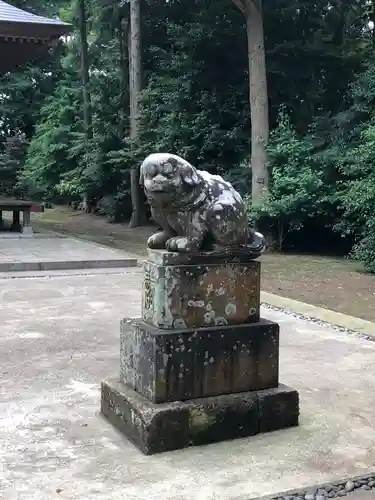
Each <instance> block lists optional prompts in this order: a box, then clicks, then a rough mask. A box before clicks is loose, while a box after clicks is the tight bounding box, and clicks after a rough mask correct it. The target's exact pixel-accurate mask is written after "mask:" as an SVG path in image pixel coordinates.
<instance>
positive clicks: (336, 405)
mask: <svg viewBox="0 0 375 500" xmlns="http://www.w3.org/2000/svg"><path fill="white" fill-rule="evenodd" d="M141 278H142V271H141V269H139V268H134V269H129V270H128V271H127V272H126V273H123V272H121V273H119V274H114V273H112V274H108V275H105V274H103V273H101V274H97V275H86V276H55V277H51V278H46V277H44V278H20V279H7V280H5V279H4V280H0V317H1V328H0V377H1V384H0V443H1V445H0V498H1V499H2V500H3V499H4V500H54V499H65V500H78V499H79V500H86V499H87V500H109V499H111V500H116V499H121V500H123V499H126V500H149V499H152V500H159V499H160V500H162V499H163V500H177V499H178V500H214V499H220V500H249V499H251V498H257V497H259V496H263V495H268V494H276V493H278V492H281V491H287V490H291V489H296V488H306V487H309V486H311V485H314V484H322V483H325V482H337V481H340V480H342V479H343V478H349V477H352V476H356V475H360V474H365V473H368V472H372V471H373V466H374V463H375V425H374V408H375V391H374V385H375V381H374V380H375V378H374V359H375V343H374V342H369V341H367V340H365V339H361V338H358V337H356V336H354V335H348V334H346V333H343V332H339V331H334V330H332V329H330V328H327V327H322V326H318V325H315V324H312V323H307V322H305V321H303V320H301V319H296V318H293V317H292V316H288V315H285V314H282V313H280V312H275V311H271V310H266V309H263V310H262V315H263V316H264V317H266V318H267V319H270V320H273V321H278V322H280V325H281V338H280V340H281V351H280V365H281V373H280V381H281V382H282V383H284V384H288V385H290V386H292V387H295V388H296V389H298V390H299V393H300V400H301V425H300V427H299V428H294V429H288V430H283V431H279V432H275V433H270V434H264V435H259V436H255V437H251V438H246V439H240V440H235V441H231V442H222V443H217V444H213V445H210V446H204V447H197V448H190V449H187V450H181V451H177V452H173V453H166V454H162V455H155V456H152V457H146V456H144V455H142V454H141V453H140V452H139V451H138V450H137V449H136V448H134V447H133V446H132V445H131V444H130V443H129V442H128V441H127V440H126V439H125V438H124V437H123V436H122V435H121V434H119V433H118V432H117V431H116V430H115V429H114V428H113V427H112V426H111V425H110V424H109V423H108V422H107V421H106V420H105V419H103V418H102V417H101V416H100V414H99V408H100V382H101V381H102V380H103V379H106V378H107V377H111V376H116V375H117V374H118V373H119V322H120V320H121V319H122V318H123V317H124V316H128V317H138V316H139V314H140V298H141Z"/></svg>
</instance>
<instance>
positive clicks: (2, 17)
mask: <svg viewBox="0 0 375 500" xmlns="http://www.w3.org/2000/svg"><path fill="white" fill-rule="evenodd" d="M0 22H10V23H30V24H49V25H64V24H65V23H62V22H61V21H59V20H58V19H49V18H48V17H42V16H36V15H35V14H30V13H29V12H26V11H25V10H21V9H18V8H17V7H13V5H9V4H8V3H5V2H3V1H2V0H0Z"/></svg>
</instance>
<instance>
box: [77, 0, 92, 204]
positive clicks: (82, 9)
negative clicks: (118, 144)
mask: <svg viewBox="0 0 375 500" xmlns="http://www.w3.org/2000/svg"><path fill="white" fill-rule="evenodd" d="M77 7H78V22H79V40H80V52H81V82H82V96H83V123H84V127H85V145H86V149H87V148H88V147H89V142H90V139H92V107H91V93H90V77H89V55H88V45H87V19H86V5H85V0H78V3H77ZM81 206H82V209H83V210H84V211H85V212H91V203H90V199H89V196H88V193H84V195H83V199H82V203H81Z"/></svg>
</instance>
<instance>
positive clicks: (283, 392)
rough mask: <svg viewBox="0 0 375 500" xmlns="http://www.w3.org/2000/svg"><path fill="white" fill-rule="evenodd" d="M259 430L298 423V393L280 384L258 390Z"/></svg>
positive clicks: (274, 429)
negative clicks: (272, 387)
mask: <svg viewBox="0 0 375 500" xmlns="http://www.w3.org/2000/svg"><path fill="white" fill-rule="evenodd" d="M258 400H259V418H260V432H270V431H277V430H279V429H284V428H286V427H294V426H296V425H298V419H299V395H298V392H297V391H296V390H294V389H290V388H288V387H286V386H282V385H280V386H279V387H276V388H274V389H266V390H263V391H258Z"/></svg>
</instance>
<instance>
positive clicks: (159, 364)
mask: <svg viewBox="0 0 375 500" xmlns="http://www.w3.org/2000/svg"><path fill="white" fill-rule="evenodd" d="M120 368H121V380H122V382H124V383H125V384H126V385H128V386H129V387H131V388H132V389H134V390H135V391H137V392H139V393H140V394H142V395H143V396H145V397H146V398H148V399H149V400H150V401H152V402H154V403H166V402H171V401H184V400H186V399H195V398H205V397H209V396H218V395H223V394H232V393H238V392H247V391H257V390H260V389H269V388H271V387H277V385H278V383H279V325H278V324H277V323H274V322H272V321H267V320H264V319H262V320H260V321H258V322H257V323H253V324H248V325H237V326H217V327H211V328H199V329H196V330H174V331H166V330H162V329H160V328H156V327H154V326H152V325H149V324H147V323H145V322H144V321H141V320H124V321H123V322H122V323H121V347H120Z"/></svg>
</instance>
